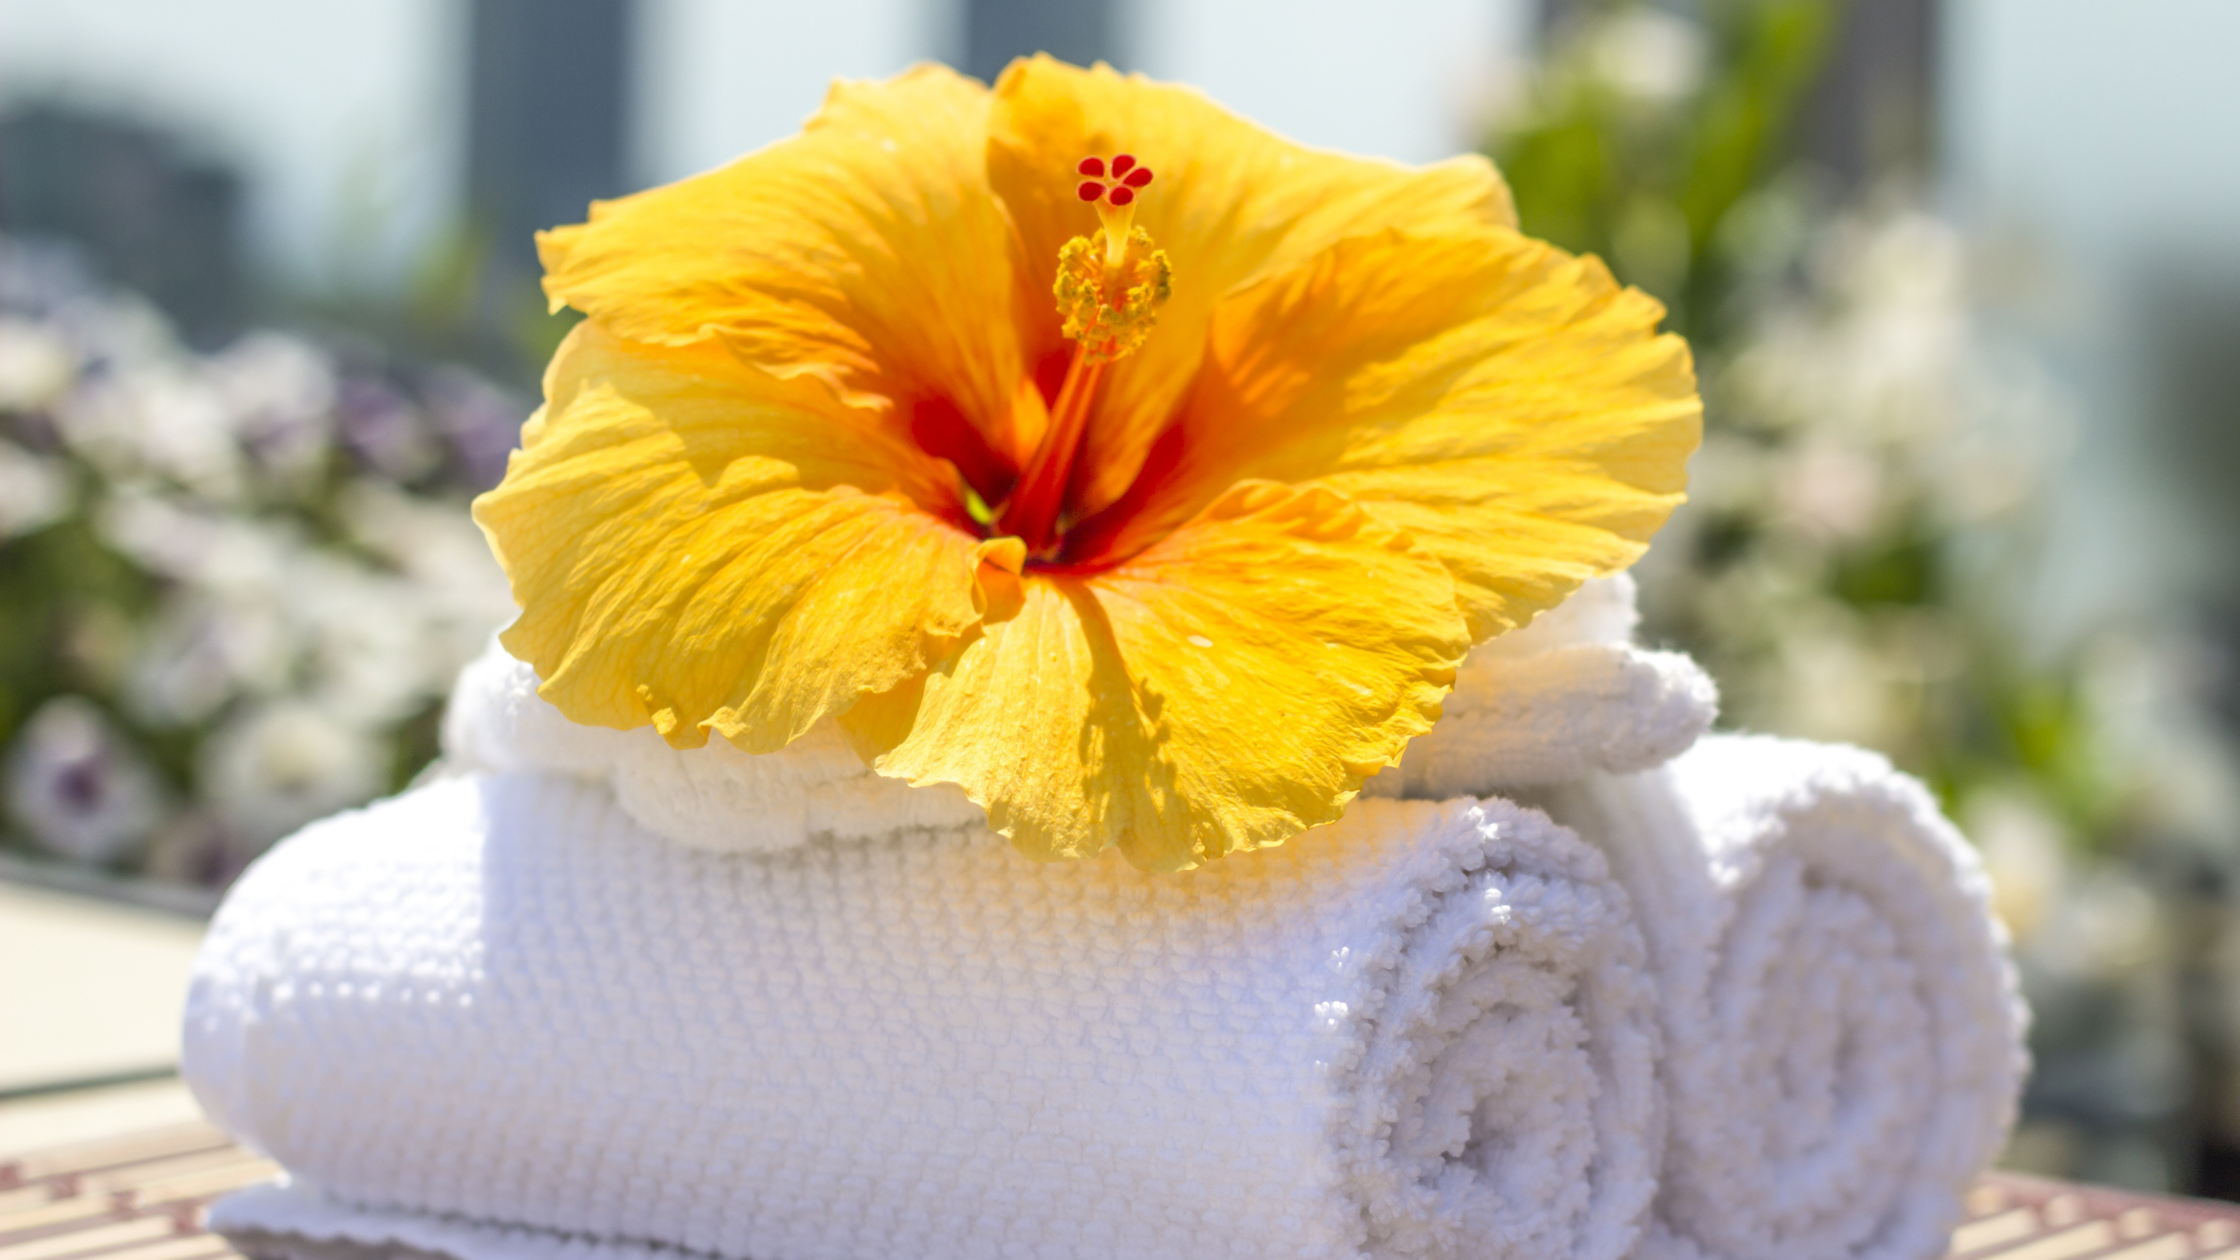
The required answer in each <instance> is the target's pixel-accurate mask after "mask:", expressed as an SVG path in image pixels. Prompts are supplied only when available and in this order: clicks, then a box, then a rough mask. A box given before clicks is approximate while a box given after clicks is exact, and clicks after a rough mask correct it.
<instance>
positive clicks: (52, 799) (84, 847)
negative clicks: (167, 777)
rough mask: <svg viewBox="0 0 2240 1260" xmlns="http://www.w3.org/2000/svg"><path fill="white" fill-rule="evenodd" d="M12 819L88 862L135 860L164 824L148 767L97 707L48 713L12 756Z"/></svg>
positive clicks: (50, 707)
mask: <svg viewBox="0 0 2240 1260" xmlns="http://www.w3.org/2000/svg"><path fill="white" fill-rule="evenodd" d="M7 784H8V815H9V817H11V818H12V819H14V820H15V822H16V824H17V825H18V826H20V827H22V828H23V829H24V830H25V831H26V832H29V833H30V835H31V837H32V839H34V840H36V841H38V842H39V843H40V844H41V845H43V846H45V847H46V848H47V849H49V850H51V851H53V852H55V853H58V854H60V855H62V856H64V857H68V858H73V859H75V860H77V861H80V862H89V863H104V862H111V861H114V860H116V859H117V858H120V857H122V856H124V855H125V854H127V853H129V852H131V851H132V850H133V849H134V848H135V847H137V846H138V845H139V844H140V842H141V841H142V840H144V839H145V838H146V837H147V835H148V833H149V832H150V831H151V830H153V829H154V828H155V826H156V824H157V823H158V822H159V821H161V819H162V817H163V804H164V801H163V789H162V785H161V783H160V782H159V781H158V780H157V779H156V776H155V773H154V771H152V770H151V769H150V768H149V767H148V765H147V763H146V762H145V761H143V760H142V759H141V758H140V756H139V755H138V754H137V753H136V752H134V751H133V749H132V748H131V747H129V746H128V745H127V744H126V743H125V742H124V740H123V738H122V737H121V736H120V735H119V734H118V732H117V730H116V728H115V726H114V725H113V724H111V723H110V721H109V719H108V718H107V717H105V716H103V715H102V713H101V711H100V710H99V709H97V708H95V707H94V706H93V705H92V704H91V703H89V702H87V701H85V700H83V699H80V698H78V697H76V696H61V697H57V698H56V699H53V700H50V701H48V702H47V703H46V704H44V705H42V706H40V708H39V711H38V712H37V713H34V714H32V716H31V720H30V721H29V722H26V723H25V724H24V726H23V729H22V730H21V731H19V732H18V733H17V735H16V739H15V745H14V747H12V748H10V749H9V750H8V778H7Z"/></svg>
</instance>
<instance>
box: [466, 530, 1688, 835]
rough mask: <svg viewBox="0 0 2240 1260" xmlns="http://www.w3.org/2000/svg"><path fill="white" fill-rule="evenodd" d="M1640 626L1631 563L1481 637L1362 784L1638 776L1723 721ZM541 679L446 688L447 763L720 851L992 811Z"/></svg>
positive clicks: (492, 653)
mask: <svg viewBox="0 0 2240 1260" xmlns="http://www.w3.org/2000/svg"><path fill="white" fill-rule="evenodd" d="M1637 620H1638V618H1637V615H1636V613H1635V612H1634V587H1633V580H1632V579H1631V578H1629V577H1626V576H1625V575H1623V574H1620V575H1618V576H1616V577H1612V578H1604V579H1598V580H1596V581H1592V582H1589V583H1587V584H1586V585H1585V586H1584V587H1582V588H1581V589H1580V590H1579V591H1578V592H1577V593H1575V594H1574V595H1573V596H1572V597H1571V598H1570V599H1568V600H1566V601H1564V602H1563V603H1562V604H1560V605H1558V606H1556V607H1555V608H1553V609H1551V610H1549V611H1548V612H1546V613H1543V614H1542V615H1541V616H1540V617H1539V618H1538V619H1537V620H1535V621H1534V622H1533V623H1532V624H1531V625H1529V626H1527V627H1525V628H1524V629H1522V630H1518V631H1515V632H1513V633H1510V634H1506V635H1503V636H1501V637H1500V638H1497V639H1493V640H1491V641H1489V642H1487V643H1484V644H1481V645H1480V646H1479V647H1478V648H1477V649H1476V650H1474V651H1473V652H1471V653H1470V655H1469V657H1468V658H1466V659H1465V660H1464V661H1463V664H1462V667H1461V669H1460V670H1458V671H1457V674H1456V678H1455V687H1454V691H1453V693H1452V694H1451V695H1450V696H1449V697H1448V699H1447V702H1446V706H1445V709H1446V711H1445V715H1444V716H1443V717H1441V718H1440V720H1439V722H1438V724H1437V725H1436V726H1434V727H1433V728H1432V729H1431V731H1430V732H1429V733H1427V734H1425V735H1422V736H1419V737H1418V738H1417V739H1415V740H1414V741H1413V742H1411V743H1410V744H1409V745H1408V749H1407V753H1406V755H1405V756H1404V757H1403V759H1402V761H1401V764H1400V765H1399V766H1398V767H1395V768H1393V769H1390V770H1387V771H1386V772H1385V773H1383V774H1380V775H1378V776H1377V777H1375V778H1373V779H1371V780H1370V781H1369V783H1368V785H1367V787H1366V788H1365V789H1364V795H1367V796H1372V797H1386V798H1407V799H1412V800H1446V799H1449V798H1452V797H1458V796H1490V795H1495V794H1499V793H1503V792H1507V791H1509V790H1512V789H1515V788H1521V787H1528V786H1532V785H1536V784H1549V783H1559V782H1563V781H1565V780H1568V779H1575V778H1577V777H1579V776H1580V775H1583V774H1587V773H1590V772H1592V771H1597V770H1605V771H1612V772H1616V773H1625V772H1629V771H1634V770H1643V769H1647V768H1648V767H1651V766H1654V765H1657V764H1659V763H1661V762H1663V761H1665V760H1667V759H1668V758H1671V757H1673V756H1676V755H1678V754H1679V752H1680V751H1681V750H1682V749H1685V748H1686V747H1688V745H1690V744H1691V743H1694V742H1695V740H1696V737H1697V736H1699V735H1701V734H1702V733H1703V732H1704V730H1705V729H1706V728H1708V727H1709V726H1710V725H1711V721H1712V719H1713V718H1714V717H1715V716H1717V713H1718V703H1719V702H1718V692H1717V689H1716V688H1714V687H1713V686H1712V684H1711V680H1710V679H1709V678H1708V677H1707V676H1706V675H1705V674H1704V673H1703V671H1702V670H1701V669H1699V668H1697V666H1696V664H1695V662H1693V661H1691V660H1689V659H1688V658H1687V657H1685V656H1681V655H1679V654H1677V653H1671V652H1647V651H1642V650H1641V649H1638V648H1635V647H1633V646H1632V645H1631V644H1630V643H1629V642H1628V640H1629V639H1630V638H1631V636H1632V634H1633V629H1634V624H1635V622H1636V621H1637ZM536 689H537V677H536V673H535V671H534V670H532V669H531V668H530V667H529V666H527V665H525V664H522V663H521V662H519V661H516V660H514V659H513V658H512V657H511V656H508V655H507V654H506V653H505V650H504V649H503V648H500V647H498V646H497V645H496V644H495V643H493V644H492V645H491V647H490V650H489V651H487V652H485V653H484V654H483V656H482V657H481V658H480V659H478V660H477V661H475V662H474V663H473V664H472V665H470V666H468V667H467V669H466V671H465V672H464V673H462V674H461V675H460V678H459V685H458V686H457V688H455V689H454V691H453V693H452V699H451V706H450V708H449V710H448V711H447V713H446V716H445V720H444V749H445V754H446V756H447V758H448V759H449V760H450V761H451V762H452V764H454V765H455V766H457V767H458V768H461V769H468V770H483V771H496V772H508V771H523V770H549V771H557V772H560V773H564V774H572V775H577V776H581V777H584V778H590V779H596V780H600V781H604V782H607V783H610V784H611V785H612V786H613V788H614V791H615V795H616V797H617V798H618V799H619V800H620V801H621V804H622V808H623V810H624V812H626V813H628V814H629V815H630V816H631V817H632V818H633V819H635V820H637V822H638V823H639V824H640V825H641V826H644V827H645V828H646V829H647V830H649V831H652V832H653V833H655V834H656V835H660V836H666V837H667V838H669V839H671V840H674V841H676V842H677V843H679V844H685V845H690V846H692V847H694V848H703V849H713V850H716V851H719V852H776V851H779V850H783V849H790V848H793V847H795V846H798V845H802V844H806V843H808V842H810V841H812V840H823V839H864V838H869V837H874V836H884V835H892V834H894V833H895V832H896V831H897V830H899V829H909V828H925V827H965V826H975V825H980V824H982V823H984V822H985V821H986V819H985V816H984V815H983V814H982V813H981V812H980V808H979V807H978V806H976V805H974V804H973V803H972V802H971V801H970V800H968V799H966V797H965V795H964V793H963V791H962V790H960V789H957V788H954V787H950V786H947V785H941V786H935V787H928V788H919V789H913V788H911V787H909V786H908V785H907V784H905V783H903V782H901V781H900V780H897V779H888V778H885V777H882V776H880V775H877V774H874V773H872V771H871V770H870V769H869V768H868V767H866V766H865V765H864V764H863V762H862V760H861V759H860V758H858V757H857V756H856V755H855V753H854V752H853V751H852V750H850V748H849V747H848V743H847V739H846V737H845V736H843V735H842V734H841V733H840V729H839V727H838V726H836V725H835V724H834V723H832V722H829V721H828V722H823V723H820V724H819V725H817V726H815V727H813V728H811V730H810V731H809V733H808V734H807V735H805V736H803V737H802V738H801V739H799V740H797V741H795V742H794V743H793V744H792V745H790V746H788V747H787V748H785V749H783V750H782V751H779V752H776V753H771V754H768V755H766V756H752V755H749V754H747V753H743V752H740V751H739V750H738V749H736V748H734V747H732V746H731V745H730V744H728V743H726V742H724V741H723V740H721V739H711V740H709V741H708V744H707V746H706V747H704V748H697V749H691V750H688V751H680V750H678V749H674V748H671V747H669V746H668V744H666V743H664V742H663V741H662V740H661V738H660V737H659V736H658V735H655V734H654V733H653V731H652V730H651V729H650V728H641V729H638V730H634V731H616V730H609V729H606V728H603V727H588V726H577V725H575V724H573V723H571V722H569V721H568V720H567V719H566V718H563V717H561V716H560V713H559V710H557V709H555V708H553V707H552V706H551V705H550V704H548V703H546V702H545V701H544V700H542V699H540V698H538V696H537V694H536Z"/></svg>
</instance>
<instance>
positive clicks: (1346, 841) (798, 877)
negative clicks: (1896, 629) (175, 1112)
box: [185, 773, 1663, 1260]
mask: <svg viewBox="0 0 2240 1260" xmlns="http://www.w3.org/2000/svg"><path fill="white" fill-rule="evenodd" d="M1646 967H1647V964H1646V961H1645V959H1644V955H1643V947H1642V942H1641V938H1640V936H1639V935H1638V933H1637V932H1636V931H1635V929H1634V927H1633V925H1632V916H1631V911H1630V909H1629V908H1628V905H1627V902H1626V898H1625V895H1624V894H1623V893H1622V892H1621V891H1620V890H1619V889H1618V887H1617V885H1616V884H1615V883H1614V882H1613V881H1612V880H1611V878H1610V876H1609V873H1608V870H1607V865H1606V863H1605V861H1604V859H1603V857H1602V856H1601V855H1600V854H1599V853H1597V852H1596V851H1594V850H1593V849H1591V848H1589V847H1588V846H1586V845H1585V844H1582V843H1581V842H1579V841H1578V839H1577V838H1576V837H1574V836H1573V835H1572V834H1571V833H1570V832H1568V831H1566V830H1564V829H1562V828H1560V827H1558V826H1556V825H1554V824H1553V823H1551V822H1549V821H1548V820H1547V818H1546V817H1545V816H1543V815H1541V814H1539V813H1537V812H1534V811H1531V810H1528V809H1524V808H1521V807H1518V806H1514V805H1510V804H1507V803H1505V802H1500V801H1488V802H1479V801H1471V800H1458V801H1450V802H1445V803H1436V804H1435V803H1429V802H1414V801H1365V802H1361V803H1359V804H1357V805H1356V806H1354V808H1353V809H1351V810H1350V811H1349V812H1348V814H1347V816H1346V817H1345V819H1344V820H1343V821H1341V822H1339V823H1337V824H1335V825H1333V826H1331V827H1329V828H1326V829H1322V830H1319V831H1317V832H1315V833H1313V834H1312V835H1311V836H1309V837H1307V838H1304V839H1302V840H1301V841H1299V842H1297V843H1293V844H1290V845H1286V846H1283V847H1282V848H1280V849H1276V850H1270V851H1265V852H1262V853H1257V854H1253V855H1250V856H1249V858H1248V859H1246V860H1229V861H1224V862H1219V863H1214V864H1211V865H1209V866H1208V867H1206V868H1203V869H1201V870H1198V871H1194V872H1189V873H1187V874H1184V875H1180V876H1175V875H1146V874H1143V873H1140V872H1137V871H1134V870H1132V869H1130V868H1129V867H1128V866H1127V865H1126V863H1125V862H1123V861H1121V860H1120V859H1119V858H1118V857H1117V855H1115V854H1110V853H1108V854H1106V855H1105V857H1104V858H1103V859H1101V860H1091V861H1082V862H1058V863H1051V864H1047V865H1038V864H1035V863H1032V862H1028V861H1025V860H1023V859H1021V858H1020V857H1019V856H1018V854H1016V853H1015V852H1013V851H1012V850H1011V848H1010V846H1008V845H1006V844H1004V843H1003V842H1002V841H1001V839H1000V838H998V837H995V836H993V835H990V834H988V833H986V832H985V831H980V830H975V829H950V830H944V831H936V832H920V833H916V834H912V835H908V836H904V837H898V838H894V839H889V840H879V841H867V842H856V843H827V844H818V845H810V846H806V847H802V848H797V849H793V850H790V851H787V852H783V853H776V854H752V855H740V854H716V853H709V852H706V851H700V850H692V849H687V848H684V847H681V846H678V845H673V844H669V843H666V842H664V841H662V840H660V839H659V838H658V837H655V836H653V835H651V834H649V833H648V832H646V831H645V830H643V829H642V828H640V827H639V826H637V825H636V824H635V823H633V822H632V821H631V820H630V818H629V817H628V816H627V814H625V812H624V811H623V810H622V809H621V808H620V807H619V806H618V805H617V803H616V800H615V797H614V796H613V795H612V794H610V793H609V791H608V790H607V789H606V788H605V787H603V786H601V785H599V784H597V783H592V782H585V781H583V780H580V779H572V778H568V777H565V776H559V775H551V774H518V773H517V774H497V775H491V774H472V775H463V776H459V777H454V778H449V779H444V780H439V781H437V782H434V783H432V784H429V785H427V786H424V787H422V788H419V789H417V790H415V791H413V792H410V793H408V794H406V795H405V796H402V797H399V798H396V799H394V800H391V801H387V802H384V803H381V804H378V805H375V806H373V807H372V808H370V809H367V810H364V811H360V812H356V813H351V814H346V815H343V816H340V817H337V818H334V819H330V820H328V821H326V822H324V823H320V824H316V825H314V826H313V827H311V828H309V829H307V830H306V831H304V832H303V833H301V834H299V835H297V836H296V837H294V838H293V839H291V840H288V841H286V842H285V843H283V844H282V845H281V846H279V847H278V848H277V849H276V850H275V851H273V852H272V853H271V854H269V855H267V856H266V857H265V858H263V859H262V860H260V861H259V862H258V863H257V864H256V865H255V866H254V867H253V868H252V869H251V870H250V871H249V872H248V874H247V875H245V876H244V877H243V878H242V880H241V881H240V882H239V883H238V884H237V885H236V886H235V888H234V890H233V892H232V893H231V894H230V895H229V896H228V898H227V900H226V902H225V905H224V907H223V908H222V909H221V910H220V912H219V914H218V916H217V919H216V921H215V922H214V924H213V926H212V929H211V933H210V936H209V939H208V943H207V944H206V945H205V946H204V951H203V954H202V956H201V959H200V962H199V964H198V967H197V971H196V977H195V981H194V985H193V990H192V994H191V997H190V1001H189V1007H188V1017H187V1036H186V1055H185V1073H186V1076H187V1078H188V1080H189V1082H190V1083H191V1084H192V1086H193V1087H194V1089H195V1092H196V1094H197V1096H198V1097H199V1098H200V1099H201V1101H202V1103H203V1105H204V1107H205V1108H206V1109H207V1110H208V1111H209V1112H210V1114H211V1115H212V1116H213V1117H214V1118H215V1119H216V1120H217V1121H218V1122H219V1123H221V1124H222V1125H224V1126H225V1127H226V1128H227V1129H228V1131H230V1132H231V1133H233V1134H234V1135H236V1136H237V1137H239V1138H240V1139H242V1140H243V1141H245V1142H246V1143H247V1144H248V1145H250V1146H252V1147H254V1148H255V1149H257V1150H260V1151H262V1152H264V1153H266V1154H268V1155H270V1156H271V1157H273V1158H274V1159H276V1160H278V1161H279V1162H280V1163H281V1164H283V1165H284V1166H285V1167H286V1168H287V1169H288V1170H289V1173H290V1174H291V1177H292V1178H293V1180H292V1181H291V1182H290V1183H288V1184H286V1185H284V1186H281V1187H278V1188H269V1189H264V1190H259V1191H255V1192H251V1193H247V1194H244V1195H241V1196H239V1197H236V1198H233V1199H229V1200H227V1201H226V1202H225V1203H223V1204H222V1205H220V1207H219V1208H218V1209H217V1210H216V1212H215V1213H214V1214H213V1222H214V1224H215V1225H216V1226H217V1227H218V1228H219V1229H221V1230H224V1231H227V1232H229V1233H234V1234H236V1235H238V1236H241V1237H243V1238H244V1239H254V1240H255V1242H256V1245H257V1246H258V1247H259V1249H260V1250H261V1251H263V1252H265V1253H268V1254H269V1253H271V1252H272V1251H273V1250H274V1249H275V1247H276V1246H278V1247H279V1248H280V1249H282V1250H286V1249H288V1248H289V1247H290V1246H293V1245H294V1244H282V1243H278V1242H276V1237H278V1236H286V1237H288V1238H293V1239H298V1240H311V1241H309V1242H305V1243H303V1244H302V1249H301V1251H300V1254H301V1255H302V1256H303V1257H305V1260H313V1258H314V1257H329V1256H333V1255H335V1254H337V1252H336V1251H335V1249H334V1247H333V1246H332V1245H331V1244H333V1243H335V1242H341V1243H350V1244H356V1245H358V1246H360V1247H364V1248H368V1249H370V1250H368V1251H366V1252H362V1253H360V1254H385V1252H384V1251H383V1249H384V1248H385V1247H387V1246H388V1245H390V1244H400V1245H402V1246H404V1247H408V1248H417V1249H421V1250H425V1251H432V1252H441V1253H446V1254H450V1255H455V1256H459V1257H464V1258H465V1260H526V1258H527V1257H529V1256H580V1257H584V1258H586V1260H590V1258H594V1257H596V1258H599V1260H606V1258H609V1257H612V1258H615V1260H620V1258H622V1257H634V1258H635V1257H643V1258H645V1260H650V1258H651V1257H653V1256H655V1255H674V1254H675V1253H674V1251H673V1250H664V1249H676V1248H682V1249H686V1250H689V1251H692V1252H698V1253H703V1254H707V1255H712V1256H723V1257H737V1258H751V1260H822V1258H826V1257H830V1258H835V1260H839V1258H848V1260H894V1258H896V1257H905V1256H907V1257H912V1258H913V1260H919V1258H923V1260H941V1258H944V1257H957V1258H960V1260H964V1258H970V1260H982V1258H985V1257H1005V1256H1109V1257H1135V1256H1141V1257H1161V1258H1162V1260H1165V1258H1168V1257H1174V1256H1190V1257H1217V1256H1219V1257H1225V1256H1286V1257H1300V1256H1333V1257H1339V1256H1348V1257H1350V1256H1357V1255H1362V1254H1368V1255H1372V1256H1379V1257H1401V1256H1437V1257H1463V1256H1468V1257H1472V1258H1474V1260H1475V1258H1512V1260H1572V1258H1574V1257H1576V1258H1578V1260H1620V1258H1621V1257H1623V1256H1625V1255H1627V1254H1628V1253H1629V1251H1630V1250H1631V1249H1632V1248H1633V1247H1634V1245H1635V1243H1636V1241H1637V1237H1638V1234H1639V1230H1640V1227H1641V1226H1642V1224H1643V1223H1644V1222H1645V1220H1646V1219H1647V1213H1648V1210H1649V1204H1650V1200H1651V1197H1652V1194H1653V1192H1654V1170H1655V1167H1656V1165H1657V1162H1658V1159H1659V1153H1660V1149H1661V1144H1662V1133H1663V1123H1662V1118H1661V1115H1660V1112H1659V1105H1658V1102H1657V1088H1656V1083H1655V1061H1656V1054H1657V1036H1658V1034H1657V1014H1656V1010H1655V994H1654V991H1653V988H1652V986H1651V984H1650V982H1649V979H1648V973H1647V969H1646ZM322 1240H324V1241H322Z"/></svg>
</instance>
